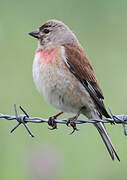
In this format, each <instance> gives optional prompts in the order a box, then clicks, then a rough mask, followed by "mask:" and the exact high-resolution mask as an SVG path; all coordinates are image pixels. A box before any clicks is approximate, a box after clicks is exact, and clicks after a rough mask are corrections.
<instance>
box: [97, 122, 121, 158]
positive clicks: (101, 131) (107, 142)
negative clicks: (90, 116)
mask: <svg viewBox="0 0 127 180" xmlns="http://www.w3.org/2000/svg"><path fill="white" fill-rule="evenodd" d="M95 127H96V128H97V130H98V132H99V134H100V135H101V137H102V140H103V141H104V144H105V145H106V148H107V150H108V152H109V154H110V156H111V158H112V160H114V155H115V156H116V158H117V159H118V161H120V158H119V156H118V154H117V153H116V150H115V148H114V146H113V144H112V141H111V139H110V137H109V135H108V133H107V131H106V129H105V126H104V124H103V123H101V122H99V123H96V124H95Z"/></svg>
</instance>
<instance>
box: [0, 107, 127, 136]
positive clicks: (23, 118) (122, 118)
mask: <svg viewBox="0 0 127 180" xmlns="http://www.w3.org/2000/svg"><path fill="white" fill-rule="evenodd" d="M19 108H20V110H21V111H22V112H23V114H18V111H17V107H16V105H14V111H15V116H11V115H4V114H2V113H0V118H4V119H6V120H9V121H11V120H16V121H17V122H18V124H17V125H16V126H15V127H14V128H13V129H12V130H11V131H10V132H11V133H12V132H14V131H15V130H16V129H17V128H18V127H19V126H20V125H21V124H23V125H24V127H25V128H26V130H27V132H28V133H29V135H30V136H31V137H34V134H33V133H32V131H31V130H30V129H29V127H28V125H27V123H48V124H49V119H44V118H40V117H30V116H29V115H28V113H27V112H26V110H25V109H24V108H23V107H22V106H19ZM109 111H110V114H111V117H112V118H105V119H88V120H80V119H78V120H76V121H75V124H84V123H98V122H103V123H111V124H122V126H123V132H124V135H125V136H127V130H126V124H127V115H114V114H113V112H112V110H111V108H109ZM67 122H68V119H62V120H58V119H53V122H52V124H51V123H50V124H49V125H50V126H52V127H53V126H54V125H55V128H52V129H56V128H57V125H56V124H57V123H59V124H65V125H67Z"/></svg>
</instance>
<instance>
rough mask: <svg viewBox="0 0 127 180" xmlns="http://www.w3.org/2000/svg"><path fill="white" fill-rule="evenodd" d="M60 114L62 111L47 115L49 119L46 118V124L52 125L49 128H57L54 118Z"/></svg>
mask: <svg viewBox="0 0 127 180" xmlns="http://www.w3.org/2000/svg"><path fill="white" fill-rule="evenodd" d="M61 114H63V112H59V113H58V114H56V115H54V116H51V117H49V119H48V125H49V126H51V127H52V128H49V129H50V130H53V129H57V124H56V122H55V120H56V119H57V117H58V116H60V115H61Z"/></svg>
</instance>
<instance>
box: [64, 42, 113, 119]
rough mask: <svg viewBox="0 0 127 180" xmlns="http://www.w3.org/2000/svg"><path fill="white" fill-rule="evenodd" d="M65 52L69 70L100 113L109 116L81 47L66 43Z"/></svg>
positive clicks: (90, 66)
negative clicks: (86, 91) (85, 90)
mask: <svg viewBox="0 0 127 180" xmlns="http://www.w3.org/2000/svg"><path fill="white" fill-rule="evenodd" d="M64 47H65V53H66V60H67V63H68V68H69V70H70V71H71V72H72V73H73V74H74V75H75V77H76V78H78V80H80V82H81V83H82V84H83V86H84V87H85V88H86V89H87V90H88V92H89V94H90V96H91V97H92V98H93V100H94V102H95V104H96V106H97V109H98V111H99V112H100V115H104V116H106V117H110V116H109V115H108V113H107V111H106V109H105V106H104V104H103V99H104V96H103V93H102V91H101V89H100V87H99V85H98V82H97V80H96V77H95V74H94V70H93V68H92V65H91V63H90V61H89V60H88V58H87V56H86V55H85V53H84V51H83V49H82V48H81V47H77V46H71V45H66V46H64Z"/></svg>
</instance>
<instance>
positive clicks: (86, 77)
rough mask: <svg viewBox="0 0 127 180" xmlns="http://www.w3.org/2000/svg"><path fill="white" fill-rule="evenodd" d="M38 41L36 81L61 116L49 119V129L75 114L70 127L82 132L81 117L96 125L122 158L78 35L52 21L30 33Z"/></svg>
mask: <svg viewBox="0 0 127 180" xmlns="http://www.w3.org/2000/svg"><path fill="white" fill-rule="evenodd" d="M29 35H31V36H33V37H34V38H36V39H37V41H38V43H37V49H36V52H35V56H34V60H33V67H32V73H33V80H34V83H35V86H36V88H37V89H38V91H39V92H40V93H41V94H42V95H43V96H44V97H45V99H46V101H47V102H48V103H49V104H51V105H52V106H53V107H55V108H56V109H59V110H60V112H59V113H58V114H56V115H54V116H51V117H49V121H48V122H49V125H50V126H52V129H55V128H56V123H55V121H54V119H56V118H57V117H58V116H60V115H61V114H63V113H71V114H74V116H73V117H72V118H69V119H68V121H67V125H69V124H70V125H71V126H72V127H73V130H74V131H75V130H78V129H77V127H76V123H75V121H76V120H77V119H78V117H79V116H80V114H82V115H84V116H86V117H87V118H88V119H101V122H98V123H94V126H95V127H96V129H97V130H98V132H99V134H100V136H101V138H102V140H103V142H104V144H105V145H106V148H107V150H108V152H109V154H110V157H111V159H112V160H114V159H115V157H116V158H117V159H118V160H119V161H120V158H119V156H118V154H117V152H116V150H115V148H114V146H113V144H112V141H111V139H110V137H109V135H108V133H107V130H106V127H105V126H104V123H103V121H102V117H103V116H104V117H106V118H110V115H109V114H108V112H107V110H106V108H105V105H104V95H103V93H102V90H101V88H100V86H99V84H98V81H97V79H96V77H95V72H94V69H93V66H92V64H91V62H90V61H89V59H88V57H87V55H86V53H85V51H84V49H83V47H82V46H81V44H80V43H79V41H78V39H77V37H76V35H75V34H74V33H73V32H72V30H71V29H70V28H69V27H68V26H67V25H65V24H64V23H63V22H62V21H59V20H56V19H51V20H48V21H46V22H45V23H43V24H42V25H41V26H40V27H39V28H38V29H36V30H34V31H32V32H30V33H29Z"/></svg>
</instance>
